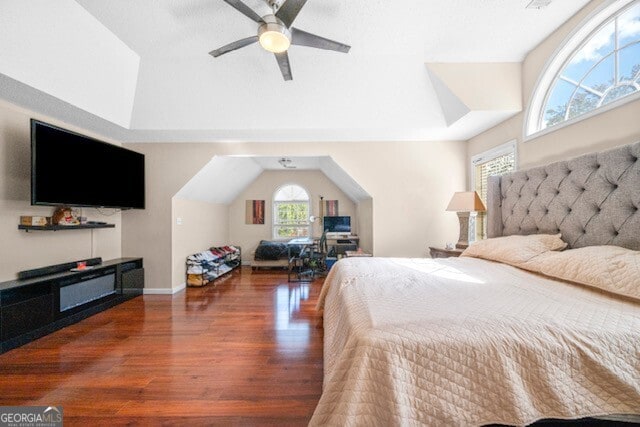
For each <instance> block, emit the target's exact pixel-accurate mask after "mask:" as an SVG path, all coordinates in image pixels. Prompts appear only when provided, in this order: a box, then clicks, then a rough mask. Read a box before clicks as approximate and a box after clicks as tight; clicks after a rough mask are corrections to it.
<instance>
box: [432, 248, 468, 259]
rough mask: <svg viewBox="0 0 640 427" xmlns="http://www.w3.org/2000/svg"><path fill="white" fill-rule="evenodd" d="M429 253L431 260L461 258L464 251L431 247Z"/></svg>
mask: <svg viewBox="0 0 640 427" xmlns="http://www.w3.org/2000/svg"><path fill="white" fill-rule="evenodd" d="M429 251H430V253H431V258H449V257H459V256H460V254H461V253H462V249H445V248H434V247H433V246H429Z"/></svg>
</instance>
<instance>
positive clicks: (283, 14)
mask: <svg viewBox="0 0 640 427" xmlns="http://www.w3.org/2000/svg"><path fill="white" fill-rule="evenodd" d="M224 1H225V3H227V4H229V5H230V6H233V7H234V8H235V9H236V10H237V11H239V12H240V13H242V14H243V15H245V16H247V17H248V18H250V19H252V20H254V21H256V22H257V23H258V24H260V25H259V27H258V34H257V35H255V36H251V37H247V38H245V39H241V40H237V41H235V42H233V43H229V44H228V45H225V46H222V47H221V48H219V49H215V50H212V51H211V52H209V54H210V55H211V56H213V57H214V58H217V57H218V56H220V55H224V54H225V53H228V52H231V51H234V50H237V49H240V48H243V47H245V46H249V45H251V44H253V43H255V42H260V45H261V46H262V47H263V48H264V49H265V50H267V51H269V52H272V53H273V54H275V57H276V61H277V62H278V66H279V67H280V72H282V77H283V78H284V79H285V80H293V75H292V74H291V65H290V64H289V55H288V53H287V50H288V49H289V46H290V45H292V44H294V45H298V46H307V47H315V48H317V49H325V50H335V51H336V52H343V53H347V52H349V49H351V46H348V45H346V44H343V43H339V42H336V41H333V40H329V39H325V38H324V37H320V36H316V35H315V34H311V33H307V32H306V31H302V30H299V29H297V28H295V27H292V26H291V24H293V21H294V20H295V19H296V17H297V16H298V13H300V10H301V9H302V7H303V6H304V5H305V3H306V2H307V0H284V1H283V0H266V1H267V3H268V4H269V6H270V7H271V8H272V9H273V14H270V15H265V16H262V17H261V16H260V15H258V14H257V13H256V12H254V11H253V9H251V8H250V7H249V6H247V5H246V4H244V3H243V2H242V1H241V0H224Z"/></svg>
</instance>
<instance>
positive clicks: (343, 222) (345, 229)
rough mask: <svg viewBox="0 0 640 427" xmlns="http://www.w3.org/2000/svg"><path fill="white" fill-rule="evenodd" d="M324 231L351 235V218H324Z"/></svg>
mask: <svg viewBox="0 0 640 427" xmlns="http://www.w3.org/2000/svg"><path fill="white" fill-rule="evenodd" d="M324 231H326V232H329V233H351V217H350V216H325V217H324Z"/></svg>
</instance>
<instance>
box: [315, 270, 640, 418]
mask: <svg viewBox="0 0 640 427" xmlns="http://www.w3.org/2000/svg"><path fill="white" fill-rule="evenodd" d="M638 280H640V278H639V279H638ZM319 308H324V328H325V337H324V340H325V346H324V361H325V368H324V369H325V372H324V375H325V376H324V386H323V393H322V397H321V399H320V402H319V403H318V406H317V408H316V411H315V413H314V415H313V418H312V420H311V423H310V425H317V426H324V425H339V426H349V425H362V426H393V425H403V426H405V425H430V426H449V425H450V426H469V425H482V424H487V423H505V424H516V425H522V424H527V423H530V422H533V421H535V420H536V419H540V418H549V417H554V418H579V417H584V416H589V415H602V414H612V413H622V414H625V413H626V414H640V303H638V302H634V301H631V300H628V299H624V298H617V297H616V296H612V295H608V294H604V293H602V292H598V291H594V290H591V289H588V288H583V287H581V286H578V285H572V284H568V283H564V282H559V281H555V280H551V279H547V278H544V277H542V276H538V275H534V274H532V273H527V272H524V271H522V270H519V269H517V268H515V267H510V266H507V265H503V264H498V263H493V262H490V261H484V260H480V259H474V258H448V259H438V260H431V259H394V258H349V259H344V260H341V261H340V262H338V263H337V264H336V265H335V266H334V268H333V269H332V271H331V273H330V274H329V276H328V277H327V279H326V281H325V284H324V287H323V290H322V294H321V299H320V302H319Z"/></svg>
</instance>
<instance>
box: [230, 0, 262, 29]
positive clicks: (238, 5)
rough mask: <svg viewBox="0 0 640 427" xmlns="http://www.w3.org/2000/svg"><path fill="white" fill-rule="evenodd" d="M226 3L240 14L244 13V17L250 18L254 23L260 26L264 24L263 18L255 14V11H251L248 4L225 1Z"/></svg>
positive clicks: (237, 1)
mask: <svg viewBox="0 0 640 427" xmlns="http://www.w3.org/2000/svg"><path fill="white" fill-rule="evenodd" d="M224 1H225V3H227V4H229V5H230V6H233V8H234V9H236V10H237V11H238V12H240V13H242V14H243V15H245V16H246V17H248V18H249V19H253V20H254V21H256V22H257V23H259V24H264V21H263V20H262V17H261V16H260V15H258V14H257V13H255V12H254V11H253V9H251V8H250V7H249V6H247V5H246V4H244V3H243V2H241V1H240V0H224Z"/></svg>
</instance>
